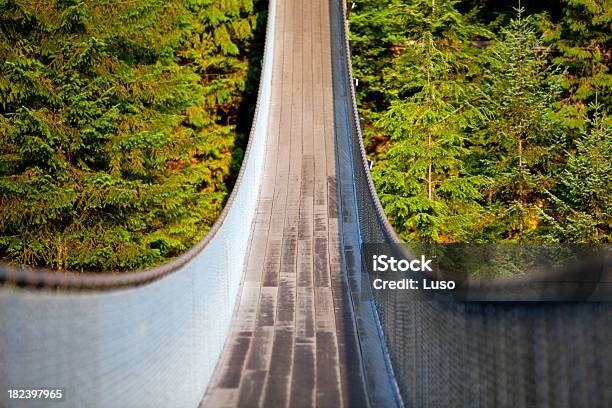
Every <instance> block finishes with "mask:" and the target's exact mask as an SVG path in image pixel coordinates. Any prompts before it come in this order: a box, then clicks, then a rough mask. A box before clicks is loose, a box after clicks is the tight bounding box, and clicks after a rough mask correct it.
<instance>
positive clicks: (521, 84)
mask: <svg viewBox="0 0 612 408" xmlns="http://www.w3.org/2000/svg"><path fill="white" fill-rule="evenodd" d="M487 51H488V52H489V53H490V54H491V57H492V58H491V59H490V61H491V64H490V67H489V69H488V70H487V72H486V74H485V79H484V81H483V85H482V87H481V89H482V91H483V93H484V94H485V95H486V99H484V101H486V104H487V106H488V107H489V108H490V109H491V110H492V115H491V117H490V119H489V120H488V121H487V123H486V126H485V127H484V129H483V131H482V132H481V135H482V138H481V140H480V143H482V155H481V159H480V161H481V162H482V163H483V164H484V165H485V168H484V171H485V174H486V175H487V176H488V177H489V178H490V179H491V180H492V181H493V182H492V184H491V186H490V187H489V189H488V191H487V195H488V203H487V204H488V206H489V209H490V211H489V224H488V226H487V227H486V228H485V235H486V234H487V233H492V234H493V236H495V237H498V238H499V237H500V238H502V239H510V240H515V239H519V240H523V239H525V238H528V237H532V238H534V234H533V232H534V231H535V230H536V229H537V228H538V226H539V225H540V223H541V216H542V211H543V208H544V207H545V206H546V205H547V204H546V202H545V196H544V194H543V191H544V190H545V189H546V188H551V186H552V184H553V180H552V173H553V172H554V169H555V167H556V166H557V164H558V159H559V156H560V155H562V154H563V149H564V148H565V146H566V141H565V136H564V133H563V129H562V127H561V125H560V120H559V119H558V115H557V110H556V109H555V108H554V106H553V105H554V103H555V102H556V101H557V100H558V98H559V97H560V95H561V92H562V90H561V87H560V85H559V80H558V76H557V75H556V72H555V70H554V69H553V68H552V67H550V66H549V62H548V58H547V54H548V49H547V48H546V47H545V46H544V43H543V41H542V40H541V39H540V38H539V37H538V36H537V34H536V31H535V28H534V27H533V24H532V22H531V19H530V18H523V17H522V9H519V10H518V16H517V18H516V19H513V20H512V21H511V23H510V26H509V27H508V28H504V29H503V30H502V32H501V35H500V40H499V41H498V42H496V43H495V44H494V45H493V46H491V47H489V48H488V49H487Z"/></svg>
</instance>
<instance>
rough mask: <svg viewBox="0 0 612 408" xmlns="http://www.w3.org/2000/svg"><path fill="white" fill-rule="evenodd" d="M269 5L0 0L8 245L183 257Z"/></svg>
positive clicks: (0, 227) (33, 256) (220, 201)
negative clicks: (181, 255) (266, 7)
mask: <svg viewBox="0 0 612 408" xmlns="http://www.w3.org/2000/svg"><path fill="white" fill-rule="evenodd" d="M265 6H266V4H265V2H263V1H254V0H235V1H229V2H227V1H224V2H219V1H216V0H187V1H183V0H132V1H129V2H125V1H117V0H85V1H79V0H49V1H40V0H0V208H1V211H0V258H2V259H4V260H6V261H10V262H14V263H19V264H27V265H35V266H44V267H50V268H54V269H58V270H74V271H81V270H91V271H100V270H109V271H121V270H129V269H136V268H143V267H149V266H152V265H156V264H159V263H161V262H164V261H165V260H167V259H170V258H172V257H175V256H177V255H179V254H181V253H183V252H184V251H186V250H187V249H189V248H190V247H191V246H193V245H194V244H195V243H196V242H197V241H198V240H199V239H201V238H202V237H203V236H204V235H205V234H206V233H207V231H208V230H209V229H210V227H211V225H212V224H213V223H214V221H215V220H216V218H217V216H218V215H219V213H220V211H221V209H222V207H223V205H224V202H225V200H226V198H227V196H228V192H230V191H231V188H232V183H233V181H234V179H235V177H236V175H237V173H238V171H239V167H240V164H241V159H242V155H243V150H244V147H245V144H246V138H247V135H248V131H249V128H250V121H251V116H252V114H253V112H252V106H253V105H254V103H253V100H254V96H255V95H256V92H257V86H258V77H259V72H258V70H259V67H260V60H261V57H262V55H261V54H262V52H263V35H262V30H263V29H264V28H265V27H264V26H265Z"/></svg>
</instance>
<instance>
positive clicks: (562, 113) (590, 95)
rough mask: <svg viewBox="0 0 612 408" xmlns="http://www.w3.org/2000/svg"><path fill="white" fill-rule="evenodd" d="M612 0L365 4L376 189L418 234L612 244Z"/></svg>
mask: <svg viewBox="0 0 612 408" xmlns="http://www.w3.org/2000/svg"><path fill="white" fill-rule="evenodd" d="M611 27H612V3H611V2H610V1H609V0H559V1H554V0H547V1H525V0H523V2H522V3H521V2H519V1H512V2H503V1H493V0H463V1H459V0H354V5H353V7H352V8H351V14H350V29H351V42H352V53H353V65H354V70H355V77H356V78H357V79H358V81H359V82H358V84H359V85H358V88H357V97H358V106H359V111H360V115H361V116H362V118H363V122H364V123H365V125H364V135H365V139H366V146H367V150H368V154H369V157H370V158H371V159H372V160H373V162H374V164H373V168H372V176H373V179H374V182H375V186H376V189H377V192H378V195H379V198H380V200H381V203H382V204H383V207H384V209H385V212H386V214H387V216H388V217H389V219H390V221H391V223H392V224H393V226H394V228H395V229H396V231H397V232H398V234H399V235H400V238H401V239H402V240H403V241H405V242H424V243H457V242H460V243H486V242H509V243H512V242H530V243H542V242H546V243H549V242H550V243H609V242H611V241H612V235H611V234H612V230H611V222H612V213H611V211H612V209H611V203H612V160H611V157H612V133H611V129H612V126H611V122H610V119H609V116H608V115H609V113H610V108H611V99H610V98H611V93H610V87H611V78H610V72H609V69H610V62H611V52H612V51H611V48H610V46H611V38H610V35H611V32H612V30H611V29H610V28H611Z"/></svg>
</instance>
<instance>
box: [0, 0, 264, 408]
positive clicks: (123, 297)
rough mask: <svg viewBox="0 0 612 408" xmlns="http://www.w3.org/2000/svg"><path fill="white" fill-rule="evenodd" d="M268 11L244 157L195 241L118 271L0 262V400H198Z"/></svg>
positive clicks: (255, 137) (143, 403) (249, 170)
mask: <svg viewBox="0 0 612 408" xmlns="http://www.w3.org/2000/svg"><path fill="white" fill-rule="evenodd" d="M274 14H275V0H270V3H269V13H268V27H267V34H266V46H265V57H264V66H263V70H262V75H261V79H260V81H261V82H260V89H259V95H258V102H257V111H256V113H255V118H254V121H253V129H252V132H251V138H250V140H249V145H248V148H247V152H246V155H245V159H244V163H243V166H242V168H241V171H240V175H239V177H238V180H237V182H236V186H235V188H234V191H233V192H232V195H231V196H230V198H229V200H228V204H227V205H226V208H225V209H224V211H223V213H222V214H221V216H220V218H219V220H218V221H217V223H216V224H215V226H214V227H213V229H212V231H211V232H210V233H209V235H208V236H207V237H206V238H205V239H204V240H203V241H202V242H200V243H199V244H198V245H196V247H195V248H194V249H192V250H191V251H189V252H188V253H187V254H185V255H183V256H182V257H180V258H178V259H177V260H175V261H173V262H170V263H168V264H166V265H162V266H161V267H159V268H154V269H150V270H144V271H137V272H133V273H129V274H123V275H105V274H101V275H86V274H68V273H58V272H50V271H43V270H33V269H25V268H15V267H11V266H8V265H2V264H0V390H1V391H2V394H0V407H13V406H28V407H33V406H34V407H35V406H47V405H49V404H50V402H49V401H46V402H45V401H44V400H38V401H34V400H25V399H24V400H17V399H12V400H11V399H9V398H8V394H7V390H8V389H11V388H13V389H14V388H30V389H31V388H40V387H52V388H63V389H64V392H63V394H64V398H63V399H62V401H56V402H53V406H58V407H59V406H70V407H79V408H80V407H95V406H101V407H147V408H148V407H195V406H197V405H198V404H199V402H200V400H201V398H202V397H203V394H204V392H205V390H206V387H207V385H208V381H209V379H210V376H211V375H212V372H213V369H214V368H215V365H216V364H217V361H218V357H219V355H220V353H221V350H222V348H223V346H224V343H225V339H226V336H227V333H228V329H229V324H230V319H231V316H232V312H233V308H234V302H235V298H236V295H237V292H238V288H239V283H240V280H241V277H242V272H243V261H244V258H245V254H246V253H247V251H248V247H249V238H250V228H249V227H248V226H249V225H250V224H251V221H252V219H253V217H254V215H255V210H256V207H257V199H258V193H259V186H260V184H261V179H262V168H263V167H262V165H263V162H264V156H265V145H266V132H267V123H268V115H269V104H270V98H271V86H272V83H271V82H272V80H271V75H272V62H273V54H274V43H273V40H274V35H273V33H274V27H273V25H274V18H275V16H274ZM3 281H4V286H1V285H2V282H3ZM21 286H25V288H23V287H21ZM33 287H38V289H34V288H33ZM47 289H52V290H47ZM100 289H105V290H104V291H99V290H100ZM94 290H97V291H94Z"/></svg>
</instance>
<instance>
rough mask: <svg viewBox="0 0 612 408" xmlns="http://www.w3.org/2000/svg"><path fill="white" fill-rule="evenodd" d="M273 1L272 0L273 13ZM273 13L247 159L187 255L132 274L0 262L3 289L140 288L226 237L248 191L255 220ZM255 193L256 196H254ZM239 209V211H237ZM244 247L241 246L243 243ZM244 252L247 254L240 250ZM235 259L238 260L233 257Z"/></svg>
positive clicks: (264, 132)
mask: <svg viewBox="0 0 612 408" xmlns="http://www.w3.org/2000/svg"><path fill="white" fill-rule="evenodd" d="M272 4H273V0H270V10H272V9H271V7H272ZM272 15H273V12H269V13H268V22H267V28H266V39H265V45H264V59H263V64H262V72H261V76H260V80H259V81H260V83H259V91H258V95H257V105H256V108H255V114H254V116H253V122H252V126H251V132H250V137H249V141H248V144H247V147H246V151H245V155H244V159H243V162H242V166H241V168H240V172H239V173H238V177H237V179H236V182H235V184H234V188H233V189H232V192H231V194H230V196H229V198H228V200H227V202H226V204H225V206H224V208H223V210H222V211H221V214H220V215H219V217H218V218H217V220H216V221H215V223H214V224H213V226H212V228H211V229H210V231H209V232H208V233H207V234H206V236H205V237H204V238H202V239H201V240H200V241H199V242H198V243H197V244H196V245H194V246H193V247H192V248H191V249H189V250H188V251H187V252H185V253H184V254H182V255H180V256H179V257H177V258H174V259H172V260H170V261H168V262H166V263H164V264H162V265H159V266H156V267H152V268H147V269H142V270H138V271H131V272H122V273H118V272H101V273H90V272H73V271H56V270H51V269H45V268H34V267H28V266H25V265H19V266H16V265H11V264H7V263H3V262H0V287H1V285H2V284H9V285H16V286H20V287H24V286H25V287H35V288H45V289H62V290H64V289H67V290H109V289H118V288H125V287H131V286H139V285H143V284H146V283H150V282H153V281H156V280H158V279H161V278H163V277H164V276H167V275H169V274H172V273H174V272H177V271H179V270H181V268H182V267H183V266H184V265H186V264H187V263H189V262H190V261H191V260H193V259H194V258H195V257H198V256H201V255H202V252H203V251H204V250H205V249H206V247H207V246H208V245H209V244H210V243H211V241H213V240H215V239H216V238H217V237H218V236H219V235H223V234H224V230H225V227H226V225H227V220H228V218H230V217H231V214H232V213H235V212H237V211H240V210H244V203H243V202H242V201H244V200H242V201H241V199H240V198H241V197H242V196H244V191H245V190H249V191H250V192H251V194H250V195H249V197H248V199H249V200H250V202H251V205H249V206H248V217H247V219H246V220H245V223H244V224H243V225H249V224H250V223H249V222H247V221H248V220H252V219H253V216H254V213H255V204H256V201H257V194H258V191H259V190H258V188H256V189H253V188H252V187H253V186H256V187H258V186H260V185H261V179H262V178H261V177H260V176H261V169H262V166H263V157H264V152H265V144H266V131H267V119H268V115H269V112H268V111H269V104H270V98H271V82H272V62H273V40H274V33H273V31H271V30H273V25H274V21H273V20H271V16H272ZM253 191H255V193H254V194H253ZM237 208H238V210H236V209H237ZM233 242H236V240H233ZM240 244H242V243H240ZM241 252H244V251H241ZM234 259H235V258H234Z"/></svg>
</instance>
